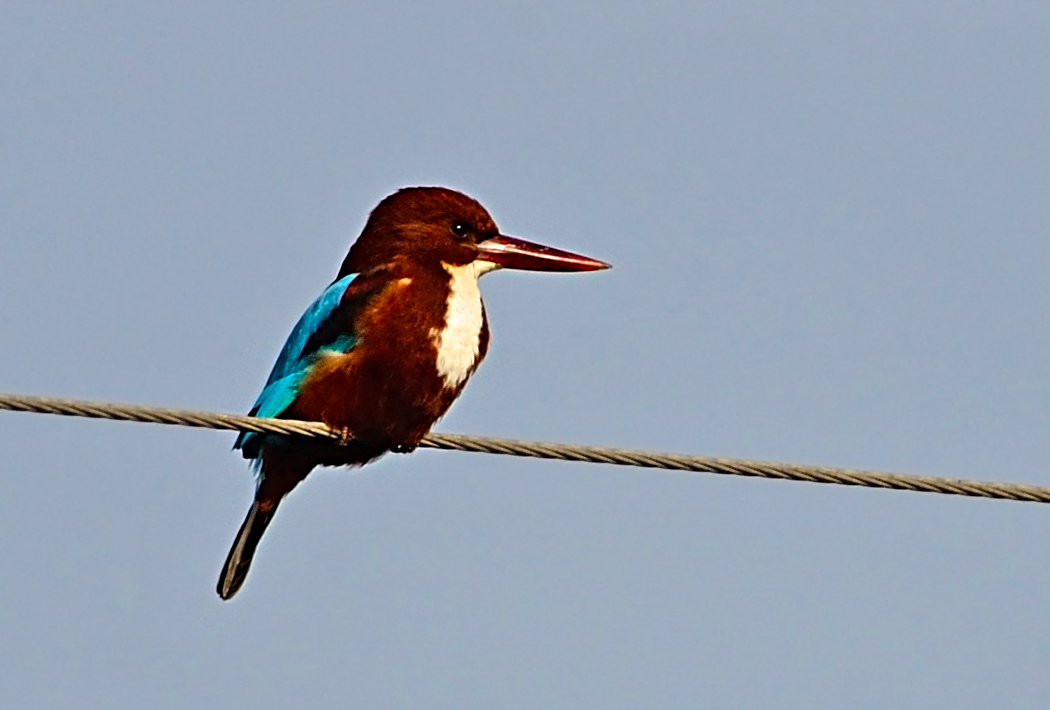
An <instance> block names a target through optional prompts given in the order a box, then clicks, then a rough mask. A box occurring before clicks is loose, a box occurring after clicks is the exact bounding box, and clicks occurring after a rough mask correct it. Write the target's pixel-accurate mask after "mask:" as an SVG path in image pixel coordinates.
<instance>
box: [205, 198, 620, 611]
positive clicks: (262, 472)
mask: <svg viewBox="0 0 1050 710" xmlns="http://www.w3.org/2000/svg"><path fill="white" fill-rule="evenodd" d="M608 267H609V265H608V264H605V263H603V262H601V261H596V260H594V259H590V258H587V257H585V256H579V255H577V254H571V253H569V252H565V251H560V250H558V249H553V248H550V247H545V246H541V245H539V244H533V243H531V242H527V241H524V240H521V239H515V238H513V237H508V236H505V235H502V234H500V232H499V229H498V228H497V227H496V224H495V222H493V221H492V217H490V216H489V213H488V212H486V211H485V208H484V207H482V206H481V205H480V204H478V202H477V201H475V200H473V199H471V198H470V197H467V196H466V195H464V194H461V193H459V192H455V191H453V190H448V189H445V188H440V187H411V188H405V189H402V190H399V191H398V192H396V193H394V194H393V195H390V196H389V197H387V198H386V199H384V200H383V201H382V202H380V203H379V205H378V206H376V208H375V209H374V210H373V211H372V213H371V215H369V218H368V221H367V223H366V224H365V228H364V230H363V231H362V232H361V236H359V237H358V238H357V241H356V242H354V244H353V245H352V246H351V247H350V252H349V253H348V254H347V255H346V259H344V260H343V265H342V267H340V269H339V274H338V276H337V277H336V280H335V281H334V282H333V283H332V284H331V285H330V286H329V287H328V288H327V289H325V291H324V293H322V294H321V296H320V297H319V298H318V299H317V300H316V301H314V302H313V304H311V305H310V307H309V308H307V309H306V312H305V313H304V314H303V316H302V317H301V318H300V319H299V322H298V323H296V325H295V328H293V329H292V333H291V335H289V336H288V340H287V341H286V342H285V344H284V348H283V349H282V350H281V354H280V355H279V356H278V358H277V363H276V364H275V365H274V367H273V371H272V372H271V373H270V377H269V379H268V380H267V381H266V386H265V387H264V389H263V391H262V394H260V395H259V398H258V399H257V400H256V402H255V405H254V406H253V407H252V409H251V412H250V414H251V415H252V416H257V417H279V418H284V419H305V420H309V421H320V422H324V423H325V424H327V425H328V426H329V427H331V428H333V429H335V430H338V431H343V432H345V433H346V436H345V440H344V441H342V442H339V441H334V440H323V441H318V440H311V439H306V438H294V437H286V436H280V435H273V434H254V433H249V432H245V433H242V434H241V435H240V436H239V437H238V438H237V442H236V444H234V448H235V449H240V450H241V452H242V453H243V454H244V457H245V458H247V459H251V460H252V465H253V467H254V468H255V470H256V472H257V478H258V483H257V486H256V489H255V499H254V501H253V502H252V505H251V508H249V509H248V515H247V516H246V517H245V519H244V522H243V523H242V524H241V528H240V531H239V532H238V533H237V537H236V539H235V540H234V541H233V547H232V548H231V549H230V553H229V555H228V556H227V557H226V564H225V565H224V566H223V569H222V574H221V576H220V577H219V584H218V592H219V596H220V597H222V598H223V599H229V598H230V597H232V596H233V595H234V594H236V593H237V590H239V589H240V588H241V585H242V584H244V580H245V577H246V576H247V574H248V568H249V566H250V565H251V562H252V555H253V554H254V553H255V549H256V547H257V546H258V544H259V540H260V539H261V537H262V534H263V532H264V531H265V530H266V527H267V525H269V523H270V521H271V520H272V519H273V515H274V513H275V512H276V510H277V506H278V505H280V503H281V501H282V500H283V499H284V497H285V496H286V495H287V494H288V493H289V492H290V491H291V490H292V489H293V488H295V486H296V485H297V484H298V483H299V482H300V481H302V480H303V479H304V478H306V476H307V475H308V474H309V473H310V471H312V470H313V469H314V468H315V467H317V466H359V465H361V464H365V463H368V462H369V461H372V460H374V459H376V458H378V457H379V456H381V455H383V454H384V453H386V452H387V451H399V452H403V451H411V450H413V449H414V448H416V446H418V445H419V442H420V440H421V439H422V438H423V437H424V436H425V435H426V433H427V432H428V431H430V427H432V426H433V425H434V422H436V421H437V420H438V419H439V418H440V417H441V416H442V415H443V414H444V413H445V412H446V411H448V408H449V406H451V404H452V402H453V401H454V400H455V399H456V397H457V396H459V393H460V392H462V391H463V387H464V385H466V383H467V380H468V379H469V378H470V376H471V375H472V374H473V372H474V370H476V369H477V367H478V364H479V363H480V362H481V360H482V358H484V357H485V353H486V351H487V349H488V341H489V330H488V322H487V320H486V317H485V307H484V305H483V304H482V302H481V294H480V292H479V291H478V278H479V277H480V276H481V275H482V274H485V273H488V272H489V271H493V270H495V269H499V268H508V269H526V270H533V271H595V270H598V269H606V268H608Z"/></svg>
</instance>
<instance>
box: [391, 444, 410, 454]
mask: <svg viewBox="0 0 1050 710" xmlns="http://www.w3.org/2000/svg"><path fill="white" fill-rule="evenodd" d="M390 450H391V451H393V452H394V453H395V454H410V453H412V452H413V451H415V450H416V447H415V446H413V445H411V444H398V445H397V446H391V447H390Z"/></svg>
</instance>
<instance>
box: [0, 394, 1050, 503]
mask: <svg viewBox="0 0 1050 710" xmlns="http://www.w3.org/2000/svg"><path fill="white" fill-rule="evenodd" d="M4 409H6V410H9V411H14V412H35V413H38V414H58V415H62V416H70V417H89V418H92V419H114V420H118V421H131V422H145V423H152V424H170V425H175V426H189V427H201V428H206V429H229V430H233V431H254V432H259V433H268V434H287V435H292V436H308V437H323V438H330V439H336V440H340V441H345V440H346V435H345V433H343V432H339V431H335V430H333V429H330V428H329V427H328V426H326V425H325V424H323V423H321V422H305V421H297V420H291V419H264V418H257V417H247V416H241V415H236V414H219V413H215V412H199V411H193V410H188V409H166V408H161V407H143V406H138V405H130V404H111V403H107V402H87V401H82V400H73V399H52V398H49V397H31V396H26V395H14V394H0V410H4ZM420 446H423V447H426V448H431V449H444V450H450V451H467V452H474V453H484V454H502V455H506V456H527V457H532V458H538V459H555V460H559V461H579V462H586V463H604V464H612V465H616V466H637V467H641V468H658V469H664V470H670V471H684V472H690V473H716V474H723V475H733V476H750V477H754V478H772V479H779V480H785V481H808V482H810V483H831V484H837V485H842V486H864V487H868V488H887V489H892V490H902V491H915V492H919V493H941V494H945V495H959V496H971V497H976V498H995V499H1000V500H1014V501H1027V502H1033V503H1050V488H1047V487H1042V486H1030V485H1023V484H1017V483H993V482H989V481H972V480H964V479H956V478H940V477H935V476H916V475H908V474H894V473H883V472H880V471H859V470H852V469H844V468H826V467H822V466H801V465H795V464H782V463H768V462H761V461H746V460H740V459H725V458H710V457H706V456H686V455H683V454H664V453H655V452H650V451H633V450H630V449H609V448H602V447H596V446H574V445H569V444H549V443H542V442H536V441H521V440H518V439H493V438H488V437H479V436H464V435H461V434H429V435H427V436H426V437H424V439H423V441H422V442H421V443H420Z"/></svg>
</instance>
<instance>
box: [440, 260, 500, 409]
mask: <svg viewBox="0 0 1050 710" xmlns="http://www.w3.org/2000/svg"><path fill="white" fill-rule="evenodd" d="M442 266H444V267H445V271H447V272H448V273H449V275H450V276H452V281H451V283H450V284H449V293H448V306H447V308H446V310H445V327H444V328H442V329H441V330H438V329H436V328H434V329H432V330H431V331H430V338H431V340H432V341H433V342H434V346H435V347H437V371H438V374H439V375H441V377H442V379H444V380H445V388H446V389H455V388H456V387H459V386H460V385H461V384H463V381H464V380H465V379H467V376H468V375H469V374H470V371H471V369H472V368H473V367H474V365H475V363H477V361H478V351H479V350H480V348H481V324H482V320H483V318H484V315H483V312H482V306H481V291H479V290H478V279H479V278H480V277H481V276H482V274H487V273H488V272H490V271H493V270H495V269H498V268H499V265H498V264H494V263H492V262H491V261H483V260H481V259H478V260H476V261H472V262H471V263H469V264H466V265H464V266H449V265H448V264H442Z"/></svg>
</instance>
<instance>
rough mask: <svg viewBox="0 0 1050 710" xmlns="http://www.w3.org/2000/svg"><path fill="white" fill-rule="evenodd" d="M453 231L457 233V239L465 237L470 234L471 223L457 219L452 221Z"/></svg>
mask: <svg viewBox="0 0 1050 710" xmlns="http://www.w3.org/2000/svg"><path fill="white" fill-rule="evenodd" d="M452 233H453V234H455V235H456V239H463V238H464V237H466V236H467V235H468V234H470V225H469V224H467V223H466V222H464V221H463V220H456V221H455V222H453V223H452Z"/></svg>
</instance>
